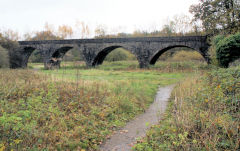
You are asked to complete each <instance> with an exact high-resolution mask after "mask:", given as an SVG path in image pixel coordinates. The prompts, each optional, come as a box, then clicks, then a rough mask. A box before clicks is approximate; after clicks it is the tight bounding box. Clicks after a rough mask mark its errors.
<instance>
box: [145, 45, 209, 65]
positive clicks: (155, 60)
mask: <svg viewBox="0 0 240 151" xmlns="http://www.w3.org/2000/svg"><path fill="white" fill-rule="evenodd" d="M177 47H185V48H190V49H193V50H195V51H197V52H199V53H200V54H201V56H202V57H203V58H204V60H205V61H206V62H207V63H209V58H208V56H207V54H205V53H203V52H202V51H201V50H199V49H198V48H193V47H191V46H187V45H173V46H168V47H165V48H163V49H160V50H159V51H157V52H156V53H155V54H154V55H153V56H152V57H151V58H150V62H149V63H150V64H151V65H154V64H155V63H156V62H157V60H158V58H159V57H160V56H161V55H162V54H163V53H164V52H166V51H168V50H170V49H173V48H177Z"/></svg>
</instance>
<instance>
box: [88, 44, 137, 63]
mask: <svg viewBox="0 0 240 151" xmlns="http://www.w3.org/2000/svg"><path fill="white" fill-rule="evenodd" d="M117 48H124V49H125V50H127V51H129V52H130V53H132V54H134V53H133V52H132V51H130V50H129V49H126V48H125V47H124V46H120V45H115V46H108V47H106V48H104V49H102V50H101V51H100V52H98V53H97V55H96V57H95V58H94V59H93V61H92V66H97V65H100V64H102V63H103V61H104V59H105V58H106V56H107V55H108V54H109V53H110V52H112V51H113V50H114V49H117ZM134 56H136V55H135V54H134Z"/></svg>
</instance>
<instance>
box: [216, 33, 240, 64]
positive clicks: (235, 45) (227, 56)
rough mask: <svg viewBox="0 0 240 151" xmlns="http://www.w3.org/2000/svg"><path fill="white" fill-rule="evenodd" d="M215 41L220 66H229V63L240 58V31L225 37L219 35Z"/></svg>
mask: <svg viewBox="0 0 240 151" xmlns="http://www.w3.org/2000/svg"><path fill="white" fill-rule="evenodd" d="M215 42H216V55H217V60H218V63H219V65H220V67H224V68H227V67H228V66H229V63H231V62H233V61H235V60H237V59H238V58H240V33H237V34H235V35H230V36H228V37H226V38H224V39H223V38H222V37H221V36H218V37H216V38H215Z"/></svg>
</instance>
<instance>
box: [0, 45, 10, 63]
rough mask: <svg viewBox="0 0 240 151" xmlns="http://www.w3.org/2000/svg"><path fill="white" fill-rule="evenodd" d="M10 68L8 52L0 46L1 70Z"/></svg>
mask: <svg viewBox="0 0 240 151" xmlns="http://www.w3.org/2000/svg"><path fill="white" fill-rule="evenodd" d="M7 67H9V56H8V51H7V50H6V49H4V48H3V47H1V46H0V68H7Z"/></svg>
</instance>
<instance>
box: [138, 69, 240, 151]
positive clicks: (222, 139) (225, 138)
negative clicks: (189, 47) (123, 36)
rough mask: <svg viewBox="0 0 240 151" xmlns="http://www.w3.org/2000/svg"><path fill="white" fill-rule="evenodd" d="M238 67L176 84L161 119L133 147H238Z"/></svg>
mask: <svg viewBox="0 0 240 151" xmlns="http://www.w3.org/2000/svg"><path fill="white" fill-rule="evenodd" d="M239 107H240V68H239V67H237V68H230V69H219V70H213V71H211V72H209V73H207V74H204V75H199V76H197V77H196V76H195V77H192V78H191V79H187V80H185V81H184V82H182V83H180V84H179V85H177V86H176V88H175V90H174V92H173V93H172V98H171V101H170V104H169V108H168V111H167V112H166V113H165V115H164V119H163V120H162V121H161V122H160V123H159V125H156V126H154V127H152V129H151V130H150V131H149V132H148V133H147V136H146V137H145V138H143V139H142V140H139V142H138V143H137V144H136V145H135V148H134V150H138V151H140V150H144V151H155V150H239V149H240V111H239Z"/></svg>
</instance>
